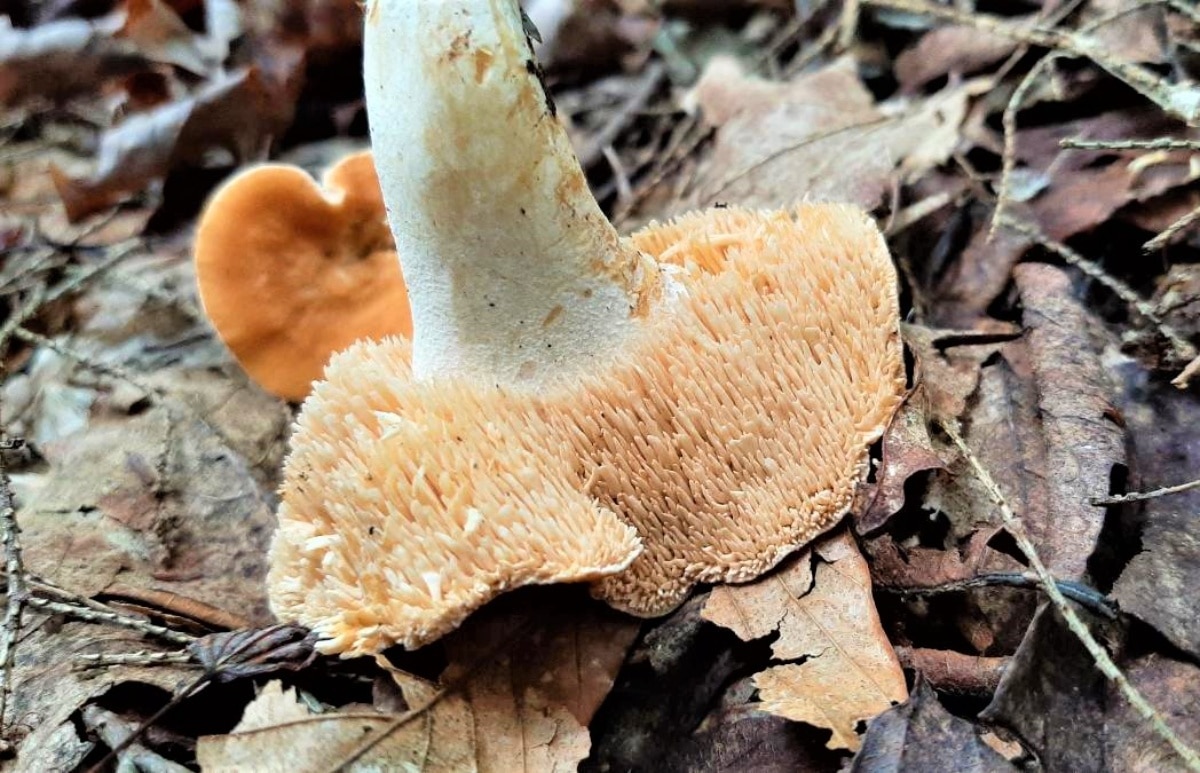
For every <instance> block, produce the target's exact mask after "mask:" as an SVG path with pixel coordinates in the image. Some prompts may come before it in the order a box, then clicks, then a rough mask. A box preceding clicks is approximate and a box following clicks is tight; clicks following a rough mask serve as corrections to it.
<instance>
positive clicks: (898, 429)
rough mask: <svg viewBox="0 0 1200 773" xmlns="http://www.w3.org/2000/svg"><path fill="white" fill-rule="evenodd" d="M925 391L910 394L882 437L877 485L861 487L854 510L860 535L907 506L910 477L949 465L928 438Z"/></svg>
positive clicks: (881, 523) (921, 389)
mask: <svg viewBox="0 0 1200 773" xmlns="http://www.w3.org/2000/svg"><path fill="white" fill-rule="evenodd" d="M924 391H925V388H924V386H923V385H921V386H918V387H917V388H916V389H915V390H914V391H913V393H912V394H910V395H909V397H908V399H907V400H905V401H904V404H903V405H902V406H900V410H899V411H897V412H896V416H895V417H894V418H893V419H892V423H891V424H890V425H889V426H888V429H887V431H886V432H884V434H883V451H882V461H881V463H880V465H879V469H878V471H877V473H876V482H875V483H874V485H871V486H863V487H861V488H860V492H861V498H860V499H859V502H858V503H856V505H855V507H853V508H852V512H853V513H855V514H856V517H855V519H854V527H855V529H856V530H857V531H858V533H859V534H865V533H867V532H871V531H875V530H876V529H879V528H881V527H882V526H883V525H884V524H885V523H887V520H888V518H890V517H891V516H892V514H894V513H895V512H897V511H898V510H900V508H902V507H904V500H905V497H906V493H905V485H906V484H907V483H908V479H909V478H910V477H912V476H913V475H916V474H917V473H918V472H923V471H925V470H936V469H942V468H944V467H945V466H946V463H945V462H944V461H943V460H942V458H941V457H940V456H939V455H938V452H937V450H936V449H935V447H934V444H933V440H932V439H931V438H930V437H929V427H928V426H927V411H926V409H925V407H924V403H925V395H924Z"/></svg>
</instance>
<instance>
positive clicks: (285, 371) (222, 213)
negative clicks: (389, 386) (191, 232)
mask: <svg viewBox="0 0 1200 773" xmlns="http://www.w3.org/2000/svg"><path fill="white" fill-rule="evenodd" d="M195 266H196V281H197V284H198V285H199V288H200V301H201V303H202V304H203V306H204V311H205V314H206V315H207V316H208V318H209V320H210V321H211V322H212V323H213V327H215V328H216V330H217V334H218V335H219V336H220V337H221V340H223V341H224V342H225V345H226V346H228V347H229V350H230V351H231V352H233V355H234V357H236V358H237V360H238V362H239V363H240V364H241V365H242V367H243V369H245V371H246V373H247V374H248V375H249V376H250V378H251V379H253V380H254V381H255V382H256V383H257V384H258V385H259V386H261V387H263V388H264V389H266V390H267V391H268V392H271V393H272V394H274V395H277V396H279V397H283V398H285V399H287V400H303V399H304V397H305V396H306V395H307V394H308V392H309V389H310V388H311V386H312V382H313V381H315V380H316V379H318V378H320V377H321V373H322V371H323V370H324V368H325V364H326V363H327V362H328V361H329V357H330V355H332V354H334V353H335V352H339V351H341V350H342V349H345V348H346V347H348V346H349V345H350V344H352V343H354V342H355V341H357V340H358V339H360V338H369V339H380V338H383V337H384V336H388V335H404V336H407V335H410V334H411V332H412V320H411V317H410V314H409V309H408V294H407V292H406V290H405V286H404V278H403V277H402V276H401V274H400V264H399V262H398V261H397V258H396V251H395V247H394V246H393V243H392V236H391V234H390V233H389V232H388V226H387V221H386V213H385V211H384V207H383V197H382V193H381V192H380V190H379V181H378V178H377V177H376V176H375V167H374V164H373V162H372V160H371V154H370V152H360V153H354V154H351V155H349V156H347V157H345V158H344V159H342V160H341V161H339V162H338V163H337V164H335V165H334V166H333V168H331V169H330V170H329V171H328V172H327V173H326V174H325V177H324V180H323V181H322V185H321V186H318V185H317V183H316V182H315V181H314V180H313V179H312V178H311V177H309V176H308V174H307V173H306V172H304V171H303V170H301V169H299V168H298V167H294V166H287V165H283V164H266V165H262V166H257V167H253V168H251V169H249V170H247V171H245V172H242V173H241V174H238V175H236V176H234V177H233V178H232V179H230V180H229V181H228V182H227V183H225V184H224V185H223V186H222V187H221V188H220V189H219V190H218V191H217V192H216V193H215V194H214V195H213V197H212V199H210V200H209V202H208V204H207V205H206V206H205V208H204V212H203V213H202V214H201V217H200V225H199V227H198V228H197V230H196V248H195Z"/></svg>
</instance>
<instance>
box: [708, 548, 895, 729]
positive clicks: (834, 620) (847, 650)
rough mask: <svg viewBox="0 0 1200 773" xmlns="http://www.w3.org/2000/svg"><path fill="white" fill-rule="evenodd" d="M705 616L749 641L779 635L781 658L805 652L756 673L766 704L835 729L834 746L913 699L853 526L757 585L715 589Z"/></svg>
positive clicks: (776, 647) (773, 709)
mask: <svg viewBox="0 0 1200 773" xmlns="http://www.w3.org/2000/svg"><path fill="white" fill-rule="evenodd" d="M814 556H815V558H816V569H815V571H814V570H813V569H812V564H813V563H814ZM703 615H704V617H705V619H707V620H709V621H711V622H714V623H716V624H718V625H721V626H724V627H726V628H729V629H730V630H732V631H733V632H734V633H736V634H737V635H738V636H739V637H740V638H742V639H744V640H750V639H757V638H761V637H763V636H766V635H768V634H770V633H774V632H778V634H779V636H778V639H776V641H775V642H774V643H773V644H772V653H773V654H774V656H775V657H776V658H777V659H780V660H796V659H800V658H807V659H806V660H805V661H804V662H803V663H800V664H798V665H797V664H788V665H781V666H775V667H772V668H769V669H767V670H766V671H764V672H762V673H760V674H758V675H757V676H755V677H754V684H755V686H756V687H757V688H758V690H759V698H760V701H761V703H760V704H759V705H758V708H760V709H762V710H763V711H766V712H768V713H771V714H776V715H778V716H782V717H786V718H788V719H792V720H796V721H799V722H806V723H808V724H812V725H816V726H818V727H822V728H828V729H829V730H831V731H833V736H832V738H831V739H830V741H829V744H828V745H829V748H831V749H834V748H840V749H856V748H858V736H857V735H856V725H857V723H858V722H859V721H860V720H863V719H868V718H870V717H873V716H875V715H876V714H879V713H880V712H881V711H884V710H886V709H887V708H888V707H889V706H891V705H892V703H893V702H897V701H902V700H904V699H905V697H907V689H906V687H905V682H904V673H903V671H901V669H900V663H899V661H898V660H897V659H896V653H895V652H894V651H893V650H892V647H891V644H890V643H889V642H888V639H887V636H886V635H885V634H884V632H883V628H882V626H881V625H880V623H879V616H878V613H877V612H876V611H875V604H874V602H873V600H872V598H871V578H870V573H869V570H868V568H867V563H866V561H864V560H863V558H862V556H861V555H860V554H859V552H858V547H857V546H856V545H855V544H854V540H853V538H851V537H850V536H849V535H848V534H846V533H845V532H843V533H841V534H839V535H837V536H834V537H831V538H829V539H827V540H824V541H822V542H820V543H818V544H817V545H816V546H815V547H813V548H812V549H811V551H806V552H804V553H802V554H800V555H799V556H797V557H795V558H793V559H791V560H789V561H788V562H787V563H786V564H785V565H784V566H783V567H781V568H780V569H779V570H777V571H776V572H773V573H772V574H770V575H767V576H765V577H763V578H762V579H760V580H758V581H756V582H753V583H750V584H748V585H740V586H722V587H719V588H716V589H715V590H713V592H712V595H711V596H710V597H709V600H708V603H707V604H705V607H704V611H703Z"/></svg>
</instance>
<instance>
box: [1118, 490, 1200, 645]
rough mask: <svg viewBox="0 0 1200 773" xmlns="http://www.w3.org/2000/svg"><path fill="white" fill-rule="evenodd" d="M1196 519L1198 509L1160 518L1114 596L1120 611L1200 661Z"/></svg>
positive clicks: (1147, 532)
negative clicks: (1148, 626)
mask: <svg viewBox="0 0 1200 773" xmlns="http://www.w3.org/2000/svg"><path fill="white" fill-rule="evenodd" d="M1168 507H1169V505H1168ZM1196 517H1197V516H1196V511H1194V510H1179V511H1175V512H1170V511H1167V512H1160V513H1156V514H1155V516H1154V517H1153V518H1152V519H1151V520H1150V521H1149V523H1147V524H1146V530H1145V532H1144V533H1143V535H1142V552H1141V553H1139V554H1138V555H1137V556H1135V557H1134V559H1133V561H1131V562H1130V564H1129V566H1128V567H1127V568H1126V569H1125V572H1124V573H1123V574H1122V575H1121V579H1120V580H1118V581H1117V585H1116V587H1115V588H1113V596H1114V597H1116V599H1117V601H1118V602H1119V603H1120V605H1121V609H1123V610H1124V611H1126V612H1128V613H1130V614H1131V615H1134V616H1135V617H1138V618H1140V619H1142V620H1144V621H1146V622H1147V623H1149V624H1150V625H1152V626H1154V627H1155V628H1157V629H1158V630H1159V631H1160V632H1162V634H1163V635H1164V636H1166V637H1167V638H1168V639H1170V640H1171V643H1172V644H1174V645H1175V646H1176V647H1179V648H1181V649H1183V650H1185V651H1186V652H1190V653H1191V654H1192V655H1194V656H1196V657H1200V614H1197V610H1196V602H1195V593H1196V589H1197V588H1200V533H1198V531H1197V529H1196V528H1195V524H1196Z"/></svg>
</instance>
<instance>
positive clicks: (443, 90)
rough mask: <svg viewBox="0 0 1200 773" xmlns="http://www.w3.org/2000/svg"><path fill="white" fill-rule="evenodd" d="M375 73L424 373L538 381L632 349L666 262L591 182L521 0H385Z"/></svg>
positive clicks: (376, 33) (372, 32)
mask: <svg viewBox="0 0 1200 773" xmlns="http://www.w3.org/2000/svg"><path fill="white" fill-rule="evenodd" d="M364 73H365V81H366V95H367V108H368V113H369V115H370V120H371V141H372V145H373V148H374V153H375V160H376V165H377V168H378V171H379V177H380V182H381V184H382V187H383V192H384V199H385V201H386V203H387V206H388V212H389V219H390V222H391V226H392V231H393V233H394V234H395V238H396V246H397V250H398V252H399V253H400V255H401V256H402V257H401V261H402V264H403V272H404V278H405V282H406V283H407V285H408V288H409V296H410V300H411V304H412V314H413V328H414V331H415V333H414V340H413V373H414V375H415V376H416V377H417V378H418V379H422V378H428V377H431V376H456V377H470V378H474V379H480V378H482V379H485V380H488V381H491V382H492V383H496V384H501V385H505V386H532V385H537V384H540V383H544V382H545V380H547V379H549V378H552V377H554V376H557V375H561V374H564V373H570V372H572V371H575V370H578V369H580V368H581V366H586V364H587V363H589V362H591V361H593V360H595V359H597V358H606V357H607V356H608V355H610V354H612V353H614V352H616V351H617V350H619V348H620V347H621V344H622V342H623V341H624V340H625V339H626V338H627V334H628V333H629V332H631V331H632V329H633V328H634V327H635V326H636V325H637V324H638V320H639V319H640V318H642V317H644V316H645V315H646V314H647V313H648V312H649V310H650V309H651V308H652V307H653V305H654V304H655V302H656V301H657V300H658V299H659V298H660V297H661V295H662V285H663V280H662V277H661V275H660V269H659V268H658V267H657V265H656V264H655V263H654V262H653V261H651V260H649V259H648V258H646V257H645V256H643V255H642V254H641V253H640V252H639V251H638V250H636V249H635V248H633V247H632V246H630V245H629V244H628V243H623V242H622V240H621V239H620V237H619V235H618V234H617V232H616V230H615V229H614V228H613V227H612V226H611V225H610V224H609V222H608V220H607V219H606V218H605V216H604V214H603V212H601V210H600V207H599V205H598V204H597V203H596V200H595V198H594V197H593V196H592V194H591V191H590V190H589V188H588V184H587V180H586V178H585V177H584V175H583V171H582V170H581V169H580V167H579V163H578V161H577V160H576V158H575V155H574V153H573V151H572V148H571V145H570V141H569V139H568V137H567V134H566V131H565V129H564V128H563V126H562V124H561V123H560V122H559V120H558V118H557V117H556V115H555V109H554V104H553V102H552V100H551V99H550V97H549V96H548V94H547V93H546V91H545V88H544V86H543V84H542V81H541V73H540V70H539V68H538V65H537V62H536V59H535V58H534V55H533V50H532V44H531V42H530V40H529V38H528V37H527V35H526V31H525V27H524V24H523V20H522V14H521V10H520V7H519V5H518V3H517V2H516V0H373V2H372V3H371V5H370V7H369V8H368V10H367V20H366V31H365V37H364Z"/></svg>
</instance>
